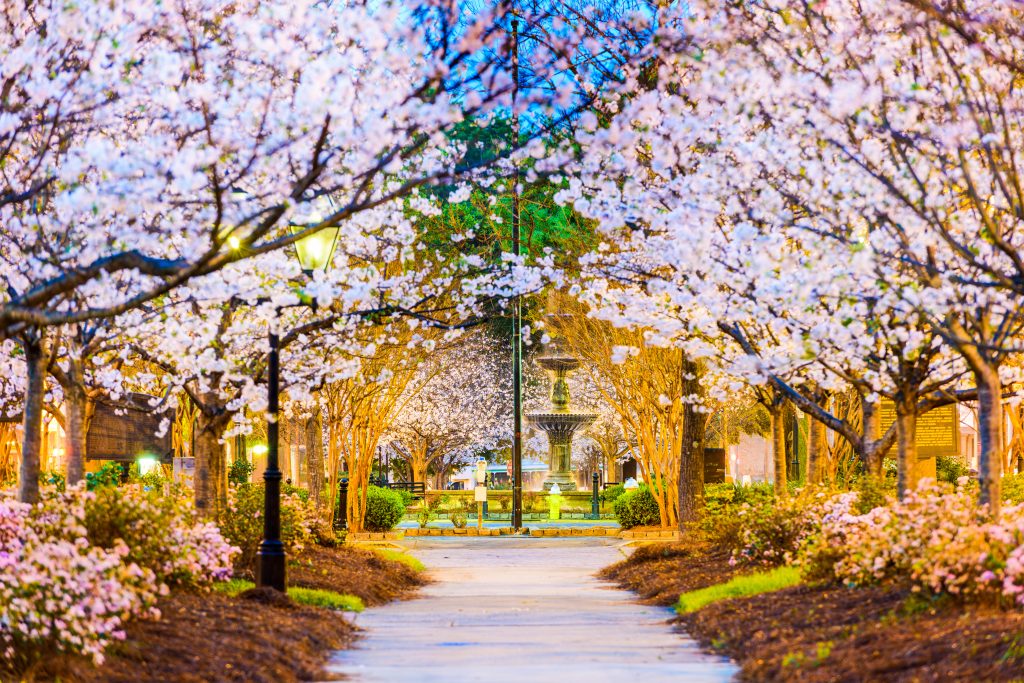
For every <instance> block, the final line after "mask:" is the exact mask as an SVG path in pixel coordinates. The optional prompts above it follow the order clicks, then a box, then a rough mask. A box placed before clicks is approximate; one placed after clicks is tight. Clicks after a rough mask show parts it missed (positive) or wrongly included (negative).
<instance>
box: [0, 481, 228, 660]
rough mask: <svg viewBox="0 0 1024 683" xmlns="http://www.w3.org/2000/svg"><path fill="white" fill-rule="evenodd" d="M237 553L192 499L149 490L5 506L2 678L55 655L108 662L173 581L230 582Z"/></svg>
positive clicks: (105, 490) (47, 496)
mask: <svg viewBox="0 0 1024 683" xmlns="http://www.w3.org/2000/svg"><path fill="white" fill-rule="evenodd" d="M236 552H237V549H235V548H232V547H231V546H229V545H228V544H227V543H226V542H225V541H224V539H223V537H221V535H220V533H219V531H218V530H217V528H216V527H215V526H214V525H212V524H196V523H195V522H194V519H193V515H192V510H191V507H190V505H189V504H188V503H187V502H186V501H184V500H183V499H180V498H166V499H165V498H159V497H158V496H157V495H156V494H155V493H151V492H146V491H144V490H143V489H142V487H141V486H129V487H126V488H123V489H118V488H114V487H100V488H98V489H96V490H95V491H87V490H85V488H84V486H81V485H80V486H77V487H74V488H72V489H69V490H67V491H57V490H47V491H45V492H44V495H43V497H42V500H41V501H40V502H39V503H38V504H37V505H35V506H31V505H25V504H22V503H17V502H15V501H13V500H10V499H7V498H0V677H3V676H2V672H3V671H4V668H5V667H6V670H8V671H10V672H13V674H14V675H15V676H17V675H18V673H19V672H21V671H24V670H26V669H28V668H31V667H32V666H33V665H34V664H35V663H36V662H37V661H39V659H40V658H42V657H47V656H53V655H54V654H81V655H86V656H89V657H91V658H92V659H93V660H94V661H96V662H97V663H99V662H101V661H102V659H103V651H104V649H105V648H106V646H107V645H108V644H109V643H110V642H111V641H113V640H118V639H121V638H123V637H124V631H123V625H124V623H125V621H127V620H128V619H130V618H133V617H137V616H140V615H150V616H158V613H157V611H156V609H155V607H154V605H155V603H156V600H157V597H158V596H159V595H161V594H164V593H166V592H167V590H168V588H167V584H168V583H171V584H186V583H187V584H191V585H205V584H208V583H210V582H212V581H214V580H217V579H220V578H228V577H229V576H230V568H231V559H232V555H233V554H234V553H236Z"/></svg>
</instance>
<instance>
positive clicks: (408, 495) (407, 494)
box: [396, 489, 412, 510]
mask: <svg viewBox="0 0 1024 683" xmlns="http://www.w3.org/2000/svg"><path fill="white" fill-rule="evenodd" d="M396 493H397V494H398V495H400V496H401V497H402V505H404V506H405V509H406V510H408V509H409V506H410V505H412V491H409V490H407V489H401V490H399V491H396Z"/></svg>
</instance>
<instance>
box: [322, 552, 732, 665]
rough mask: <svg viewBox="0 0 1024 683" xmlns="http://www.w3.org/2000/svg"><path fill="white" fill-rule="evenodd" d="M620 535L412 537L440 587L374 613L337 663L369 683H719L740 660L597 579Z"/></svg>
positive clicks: (615, 555) (656, 609)
mask: <svg viewBox="0 0 1024 683" xmlns="http://www.w3.org/2000/svg"><path fill="white" fill-rule="evenodd" d="M619 543H621V541H619V540H618V539H602V538H579V539H577V538H565V539H530V538H511V537H509V538H475V539H472V540H467V539H464V538H461V537H454V538H445V537H428V538H424V539H418V540H415V541H409V542H408V545H409V546H410V547H411V548H412V552H413V554H414V555H416V556H417V557H419V558H420V559H421V560H423V562H424V563H425V564H426V565H427V567H428V569H429V570H430V572H431V576H432V577H433V578H434V579H435V581H436V583H433V584H431V585H430V586H427V587H426V588H425V589H424V590H423V591H422V593H421V597H419V598H417V599H415V600H410V601H405V602H397V603H392V604H390V605H386V606H384V607H377V608H373V609H369V610H367V611H366V612H364V613H363V614H361V615H359V616H358V617H357V619H356V623H358V624H359V625H360V626H362V627H363V628H365V629H366V630H367V632H366V634H365V635H366V637H365V638H364V639H362V640H361V641H359V642H358V643H357V645H356V649H354V650H348V651H343V652H339V653H337V654H336V655H335V657H334V659H333V660H332V664H331V669H332V670H333V671H337V672H341V673H343V674H346V675H347V676H348V677H350V678H351V679H352V680H354V681H360V682H362V683H384V682H387V683H405V682H413V681H415V682H416V683H453V682H455V681H458V682H459V683H477V682H480V683H483V682H486V683H506V682H508V683H513V682H514V683H524V682H529V683H547V682H549V681H551V682H553V683H604V682H608V683H613V682H614V683H631V682H632V681H644V683H661V682H663V681H665V682H667V681H672V682H673V683H685V682H693V683H696V682H697V681H700V682H701V683H703V682H708V683H712V682H715V681H728V680H730V679H731V678H732V675H733V673H734V672H735V670H736V669H735V667H733V666H732V665H731V664H730V663H728V662H727V661H725V660H724V659H722V658H720V657H714V656H710V655H706V654H703V653H702V652H701V651H700V649H699V648H698V647H697V645H696V643H694V642H693V641H692V640H690V639H688V638H684V637H682V636H680V634H678V633H676V632H673V630H672V628H671V627H670V626H669V625H668V624H667V623H666V619H668V618H669V617H670V616H671V611H669V610H667V609H663V608H659V607H648V606H644V605H638V604H636V603H635V602H633V596H632V595H631V594H630V593H627V592H625V591H620V590H616V589H611V588H609V587H608V585H607V584H605V583H602V582H600V581H598V580H597V579H595V578H594V577H593V574H594V572H596V571H597V570H598V569H600V568H601V567H604V566H606V565H608V564H611V563H612V562H615V561H617V560H618V559H621V557H622V555H621V554H620V552H619V550H618V549H617V548H616V546H617V545H618V544H619Z"/></svg>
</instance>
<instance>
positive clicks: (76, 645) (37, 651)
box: [0, 538, 166, 672]
mask: <svg viewBox="0 0 1024 683" xmlns="http://www.w3.org/2000/svg"><path fill="white" fill-rule="evenodd" d="M127 553H128V549H127V547H126V546H125V545H124V544H120V545H118V546H117V547H116V548H114V549H111V550H107V549H103V548H96V547H90V546H89V545H88V543H86V542H85V540H84V539H79V541H78V542H72V541H67V540H57V541H43V542H39V541H38V539H34V538H33V539H30V540H29V541H28V542H27V543H25V544H24V545H22V547H21V548H19V549H18V550H17V551H15V552H13V553H4V552H0V654H2V658H0V659H2V660H3V661H4V662H5V663H6V664H7V666H8V667H9V668H10V669H12V670H13V671H15V672H17V671H21V670H25V669H27V668H30V667H31V666H32V665H33V664H34V663H35V662H37V661H38V660H39V659H41V658H43V657H52V656H54V655H57V654H82V655H86V656H88V657H91V658H92V659H93V661H95V662H96V663H97V664H99V663H102V661H103V651H104V649H105V648H106V647H107V645H109V644H110V643H111V642H112V641H114V640H119V639H123V638H124V631H123V626H124V623H125V622H126V621H127V620H128V619H130V618H132V617H136V616H141V615H157V614H158V613H157V612H156V609H155V607H154V605H155V604H156V599H157V596H158V595H159V594H160V593H161V592H162V590H166V589H165V588H164V589H161V587H160V586H159V585H158V584H157V583H156V581H155V578H154V576H153V573H152V572H151V571H149V570H146V569H142V568H140V567H139V566H138V565H137V564H134V563H127V562H125V556H126V555H127Z"/></svg>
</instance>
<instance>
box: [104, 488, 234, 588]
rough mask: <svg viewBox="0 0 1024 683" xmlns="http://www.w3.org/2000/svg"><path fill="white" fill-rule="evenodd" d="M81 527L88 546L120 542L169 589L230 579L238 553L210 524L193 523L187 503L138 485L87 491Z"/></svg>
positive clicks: (193, 519)
mask: <svg viewBox="0 0 1024 683" xmlns="http://www.w3.org/2000/svg"><path fill="white" fill-rule="evenodd" d="M84 526H85V529H86V535H87V536H88V538H89V541H90V543H92V544H93V545H98V546H100V547H103V548H110V547H113V545H114V544H115V543H117V542H118V541H123V542H124V543H125V544H126V545H127V546H128V548H129V551H128V556H127V557H128V560H129V561H131V562H135V563H138V564H139V565H140V566H143V567H146V568H148V569H150V570H152V571H153V572H154V573H155V574H156V577H157V579H158V580H159V581H161V582H163V583H167V584H169V585H172V586H174V585H184V586H194V587H202V586H207V585H209V584H211V583H213V582H214V581H222V580H225V579H228V578H230V577H231V564H232V557H233V556H234V555H235V554H237V552H238V549H237V548H234V547H232V546H231V545H230V544H229V543H228V542H227V541H225V540H224V537H223V536H221V534H220V532H219V530H218V529H217V526H216V525H215V524H212V523H208V522H207V523H200V522H197V521H196V519H195V513H194V510H193V507H192V501H191V498H189V497H187V496H183V495H173V494H172V495H162V494H161V493H160V492H158V491H155V490H150V491H147V490H146V489H145V488H144V487H142V486H141V485H138V484H132V485H128V486H120V487H113V486H107V487H102V488H98V489H96V490H94V491H92V492H89V493H88V494H87V502H86V504H85V517H84Z"/></svg>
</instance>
